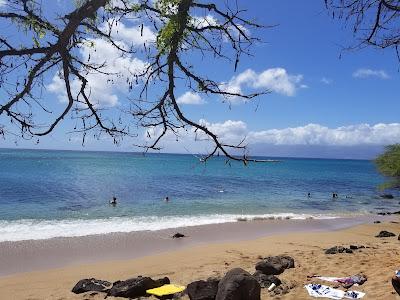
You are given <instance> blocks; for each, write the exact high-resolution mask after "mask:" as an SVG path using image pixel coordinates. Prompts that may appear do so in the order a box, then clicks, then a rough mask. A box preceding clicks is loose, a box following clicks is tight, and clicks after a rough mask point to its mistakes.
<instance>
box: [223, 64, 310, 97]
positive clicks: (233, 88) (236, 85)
mask: <svg viewBox="0 0 400 300" xmlns="http://www.w3.org/2000/svg"><path fill="white" fill-rule="evenodd" d="M302 80H303V75H301V74H298V75H292V74H289V73H288V72H287V71H286V70H285V69H283V68H271V69H267V70H265V71H263V72H260V73H257V72H255V71H253V70H252V69H247V70H245V71H244V72H242V73H240V74H239V75H237V76H235V77H233V78H232V79H231V80H230V81H229V82H226V83H223V84H222V86H221V88H222V89H225V90H227V91H229V92H231V93H243V88H244V87H247V88H252V89H267V90H270V91H272V92H275V93H278V94H281V95H285V96H294V95H295V94H296V91H297V89H298V88H305V87H307V86H306V85H304V84H302V83H301V82H302ZM231 100H237V99H236V98H235V97H232V99H231ZM232 102H234V101H232Z"/></svg>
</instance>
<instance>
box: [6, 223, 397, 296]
mask: <svg viewBox="0 0 400 300" xmlns="http://www.w3.org/2000/svg"><path fill="white" fill-rule="evenodd" d="M389 219H390V220H392V221H393V220H397V219H398V217H397V216H391V217H390V218H387V217H383V216H371V217H369V219H366V218H365V217H364V218H351V219H340V220H338V219H336V220H268V221H257V222H255V221H254V222H237V223H229V224H228V223H227V224H219V225H207V226H196V227H186V228H180V229H178V230H165V231H157V232H142V233H128V234H110V235H100V236H88V237H76V238H56V239H50V240H42V241H22V242H12V243H7V242H4V243H1V244H0V253H1V255H0V256H1V258H0V259H1V261H0V269H1V271H2V273H3V275H5V274H8V275H7V276H2V277H0V288H1V292H0V299H3V298H4V299H31V300H33V299H103V298H104V295H100V294H98V295H94V296H90V295H74V294H72V293H71V292H70V290H71V288H72V287H73V286H74V284H75V283H76V282H77V281H78V280H80V279H82V278H90V277H95V278H99V279H105V280H109V281H115V280H122V279H127V278H130V277H135V276H138V275H146V276H151V277H154V278H158V277H163V276H168V277H170V279H171V280H172V281H173V282H174V283H178V284H182V285H186V284H188V283H190V282H191V281H194V280H198V279H206V278H208V277H210V276H218V277H221V276H223V275H224V274H225V273H226V271H228V270H229V269H231V268H233V267H242V268H244V269H246V270H248V271H249V272H254V265H255V263H256V262H257V261H258V260H259V258H258V257H259V256H263V257H265V256H268V255H280V254H286V255H290V256H292V257H293V258H294V259H295V262H296V263H295V264H296V267H295V268H294V269H290V270H287V271H285V272H284V273H283V274H282V275H280V276H279V277H280V279H281V280H283V281H285V282H286V283H287V284H288V285H289V286H291V287H293V289H292V290H291V291H290V293H289V294H287V295H285V296H282V297H281V298H280V299H312V298H310V297H309V296H308V294H307V293H306V291H305V289H304V288H303V285H304V284H306V283H309V282H310V281H309V280H308V279H307V275H314V274H319V275H322V276H348V275H354V274H357V273H360V272H362V273H364V274H365V275H367V277H368V281H367V282H366V283H365V284H364V285H362V286H359V287H354V288H353V289H356V290H359V291H363V292H366V293H367V296H366V297H365V298H364V299H400V297H398V296H397V295H394V294H393V293H392V291H393V289H392V287H391V283H390V278H391V276H392V275H393V274H394V271H395V270H397V269H400V256H399V254H400V247H399V246H400V245H399V244H400V241H398V239H397V236H396V237H392V238H376V237H375V235H376V234H377V233H378V232H379V231H380V230H389V231H392V232H394V233H396V234H397V235H398V234H399V233H400V224H398V223H391V222H389ZM373 220H386V221H387V222H386V223H381V224H373ZM361 223H364V224H363V225H357V224H361ZM176 231H179V232H182V233H184V234H186V235H188V237H187V238H183V239H179V240H175V239H171V238H170V236H171V235H172V234H173V233H174V232H176ZM350 244H356V245H364V246H367V247H369V248H366V249H361V250H356V251H355V253H353V254H337V255H326V254H324V249H326V248H329V247H331V246H335V245H343V246H349V245H350ZM91 260H93V261H91ZM43 269H46V270H43ZM32 270H36V271H33V272H30V271H32ZM16 272H25V273H17V274H12V275H10V274H11V273H16ZM321 283H322V282H321ZM328 285H329V284H328ZM270 298H271V297H270V295H268V294H267V292H266V291H265V290H264V291H263V295H262V299H270ZM110 299H111V298H110Z"/></svg>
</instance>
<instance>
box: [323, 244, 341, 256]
mask: <svg viewBox="0 0 400 300" xmlns="http://www.w3.org/2000/svg"><path fill="white" fill-rule="evenodd" d="M344 251H345V248H344V247H342V246H334V247H331V248H329V249H326V250H325V254H337V253H343V252H344Z"/></svg>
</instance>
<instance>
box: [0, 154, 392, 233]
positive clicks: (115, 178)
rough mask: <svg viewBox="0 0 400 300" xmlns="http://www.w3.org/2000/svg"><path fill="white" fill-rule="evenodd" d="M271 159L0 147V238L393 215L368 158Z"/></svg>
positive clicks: (380, 180) (381, 179) (380, 181)
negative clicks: (268, 219)
mask: <svg viewBox="0 0 400 300" xmlns="http://www.w3.org/2000/svg"><path fill="white" fill-rule="evenodd" d="M281 160H282V161H281V162H279V163H257V164H251V165H249V166H247V167H245V166H243V165H242V164H240V163H232V164H231V166H228V165H226V164H225V162H224V160H223V158H215V159H213V160H210V161H208V162H207V163H206V164H204V163H201V162H200V161H199V160H198V158H196V157H194V156H191V155H174V154H148V155H146V156H143V155H142V154H136V153H116V152H75V151H44V150H9V149H3V150H0V241H1V240H21V239H31V238H32V239H36V238H49V237H55V236H76V235H86V234H98V233H106V232H117V231H125V232H126V231H135V230H156V229H162V228H171V227H178V226H189V225H199V224H209V223H221V222H228V221H234V220H236V219H237V218H238V217H243V216H244V217H248V218H254V217H292V218H306V217H310V216H313V217H318V218H329V217H335V216H339V215H353V214H367V213H374V212H377V211H382V210H384V211H388V210H393V209H398V201H396V200H383V199H380V198H379V197H378V195H379V191H378V190H377V186H378V185H379V184H380V183H382V182H383V178H382V177H381V176H380V175H379V174H378V173H377V172H376V169H375V166H374V165H373V163H372V162H370V161H365V160H333V159H332V160H330V159H290V158H282V159H281ZM308 192H310V193H311V198H308V197H307V193H308ZM332 192H337V193H338V195H339V198H338V199H337V200H333V199H332ZM113 195H115V196H116V197H117V199H118V205H117V206H116V207H113V206H110V205H109V204H108V202H109V200H110V199H111V197H112V196H113ZM166 196H168V197H169V198H170V202H169V203H165V202H164V201H163V199H164V198H165V197H166Z"/></svg>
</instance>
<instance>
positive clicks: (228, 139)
mask: <svg viewBox="0 0 400 300" xmlns="http://www.w3.org/2000/svg"><path fill="white" fill-rule="evenodd" d="M199 123H200V124H202V125H204V126H206V127H207V128H208V129H209V130H211V131H212V132H213V133H215V134H216V135H217V136H218V138H219V139H220V141H222V142H224V143H231V144H236V143H239V142H241V141H242V140H243V139H244V138H245V144H248V145H250V146H251V145H252V144H266V145H311V146H359V145H388V144H394V143H398V142H400V123H390V124H385V123H379V124H375V125H370V124H357V125H349V126H341V127H337V128H329V127H326V126H322V125H319V124H308V125H305V126H299V127H292V128H283V129H268V130H260V131H251V130H249V129H248V127H247V124H246V123H245V122H243V121H234V120H227V121H225V122H221V123H210V122H207V121H206V120H203V119H202V120H200V121H199ZM179 135H180V138H179V140H180V141H181V142H183V143H184V144H186V146H187V147H192V149H193V148H197V146H196V142H194V140H195V134H194V131H193V130H192V131H184V130H182V131H181V132H179ZM196 137H197V140H203V141H204V140H205V139H206V136H205V135H204V134H199V133H197V135H196ZM172 141H173V142H176V137H175V136H174V135H172V134H170V135H168V136H167V138H166V140H165V141H164V142H166V144H167V145H168V144H169V143H170V142H172ZM203 145H204V144H203ZM203 145H200V148H201V147H203ZM208 145H210V143H208ZM197 149H198V148H197Z"/></svg>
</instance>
